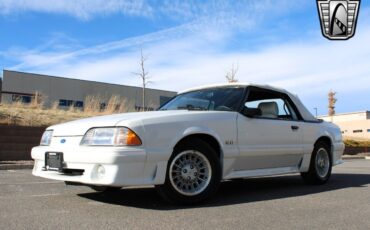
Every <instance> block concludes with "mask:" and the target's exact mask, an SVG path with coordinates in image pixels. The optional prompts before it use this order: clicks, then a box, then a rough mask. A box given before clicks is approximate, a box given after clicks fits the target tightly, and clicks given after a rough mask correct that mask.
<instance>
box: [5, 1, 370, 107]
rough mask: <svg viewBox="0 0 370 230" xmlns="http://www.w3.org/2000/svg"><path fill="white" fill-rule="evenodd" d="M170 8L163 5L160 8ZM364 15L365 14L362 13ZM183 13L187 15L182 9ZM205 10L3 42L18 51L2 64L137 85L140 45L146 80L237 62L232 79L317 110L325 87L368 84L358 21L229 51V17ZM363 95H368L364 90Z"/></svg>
mask: <svg viewBox="0 0 370 230" xmlns="http://www.w3.org/2000/svg"><path fill="white" fill-rule="evenodd" d="M257 8H258V7H257ZM257 8H254V9H253V10H252V11H251V12H246V14H247V15H249V18H250V19H251V21H252V22H253V23H252V24H250V25H249V26H250V29H251V28H254V27H253V25H254V24H257V25H258V22H256V21H254V20H255V18H256V14H261V15H263V14H264V13H266V12H270V11H269V10H267V11H265V10H266V9H260V11H256V9H257ZM184 9H187V7H184ZM170 11H171V10H169V9H166V12H170ZM198 11H199V9H198ZM364 12H369V11H368V10H366V11H364ZM178 14H180V13H178ZM203 15H207V13H204V14H203ZM365 15H366V14H363V15H361V16H362V17H365ZM368 15H369V14H368V13H367V16H366V18H369V17H368ZM184 17H187V16H184ZM188 17H189V18H192V17H193V16H192V15H191V14H190V16H188ZM238 17H239V16H238ZM240 17H241V18H243V17H244V16H240ZM206 18H207V17H202V19H201V20H200V21H190V22H188V23H186V24H183V25H180V26H177V27H174V28H169V29H166V30H163V31H159V32H155V33H152V34H147V35H143V36H139V37H134V38H129V39H124V40H120V41H115V42H109V43H106V44H102V45H98V46H92V47H86V48H79V49H75V50H74V51H70V49H67V50H62V51H60V50H54V51H50V49H46V50H47V51H45V47H41V48H39V49H33V50H19V49H18V50H10V51H8V52H5V53H3V54H2V55H4V56H12V57H19V59H18V60H17V62H18V63H19V64H17V65H15V66H13V67H10V69H15V70H24V71H29V72H37V73H43V74H50V75H58V76H65V77H76V78H82V79H86V80H96V81H103V82H111V83H117V84H128V85H137V86H139V85H140V82H139V80H138V79H137V77H135V76H134V75H133V74H132V72H135V71H137V68H138V67H139V66H138V61H139V57H140V54H139V52H140V48H143V50H144V53H145V54H147V55H148V61H147V63H146V64H147V65H146V66H147V69H148V70H149V74H150V76H152V80H153V81H154V83H153V84H151V85H150V87H153V88H160V89H168V90H176V91H181V90H184V89H185V88H188V87H194V86H198V85H202V84H213V83H218V82H225V77H224V76H225V73H226V71H227V70H228V69H229V68H230V66H231V65H232V64H233V63H238V65H239V72H238V73H237V78H238V79H239V80H240V81H246V82H254V83H261V84H271V85H276V86H280V87H283V88H287V89H288V90H290V91H292V92H294V93H297V94H298V95H299V96H300V97H301V98H302V99H303V100H304V102H305V103H306V104H307V105H308V107H309V108H313V107H318V108H319V111H325V107H326V94H327V92H328V90H330V89H333V90H335V91H338V92H339V95H351V94H354V93H355V92H361V91H364V90H368V89H369V85H370V77H369V76H370V69H369V68H368V60H369V58H370V46H369V45H368V41H369V39H370V29H368V28H366V27H358V28H357V34H356V36H355V37H354V38H352V39H351V40H349V41H346V42H331V41H327V40H326V39H324V38H323V37H321V35H320V34H319V32H318V31H317V33H316V34H317V35H318V36H319V37H317V36H312V33H310V32H308V33H309V34H310V37H308V38H307V39H306V40H303V41H289V42H287V43H285V44H274V45H269V46H268V47H264V48H260V49H257V50H250V51H237V50H230V49H226V50H225V49H224V46H225V45H229V44H230V42H233V41H235V40H237V39H238V38H236V37H234V36H233V35H234V34H233V33H232V31H230V30H228V29H225V28H227V27H228V25H230V24H231V27H233V26H235V25H234V24H233V23H232V22H229V21H227V20H223V22H226V23H225V25H224V26H218V25H220V24H217V23H216V25H214V24H212V20H210V21H208V19H206ZM225 18H226V17H225ZM257 18H258V17H257ZM203 19H204V21H203V22H204V23H203V22H202V20H203ZM207 22H211V23H207ZM221 24H222V23H221ZM207 25H208V26H207ZM236 27H238V26H236ZM233 28H234V27H233ZM317 29H318V30H319V28H317ZM51 45H52V46H55V45H56V44H55V43H54V44H51ZM9 52H13V53H9ZM365 95H367V96H369V93H368V94H365ZM351 106H354V105H352V104H349V105H347V108H349V109H350V110H351ZM357 106H358V107H359V108H360V106H363V107H361V108H360V109H368V107H369V106H370V105H369V102H367V104H366V103H365V104H362V105H357ZM353 108H355V107H353ZM360 109H357V110H360Z"/></svg>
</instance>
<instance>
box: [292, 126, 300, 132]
mask: <svg viewBox="0 0 370 230" xmlns="http://www.w3.org/2000/svg"><path fill="white" fill-rule="evenodd" d="M291 128H292V130H293V131H297V130H298V129H299V127H298V126H296V125H292V126H291Z"/></svg>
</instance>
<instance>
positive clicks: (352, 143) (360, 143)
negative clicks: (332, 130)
mask: <svg viewBox="0 0 370 230" xmlns="http://www.w3.org/2000/svg"><path fill="white" fill-rule="evenodd" d="M343 141H344V144H345V145H346V146H348V147H370V140H362V139H361V140H354V139H344V140H343Z"/></svg>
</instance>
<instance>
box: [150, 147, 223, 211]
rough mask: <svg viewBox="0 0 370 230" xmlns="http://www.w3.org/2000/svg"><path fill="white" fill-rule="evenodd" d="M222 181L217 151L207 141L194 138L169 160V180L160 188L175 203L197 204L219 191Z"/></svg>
mask: <svg viewBox="0 0 370 230" xmlns="http://www.w3.org/2000/svg"><path fill="white" fill-rule="evenodd" d="M220 180H221V166H220V160H219V158H218V156H217V153H216V151H215V150H214V149H213V148H212V147H210V146H209V145H208V144H207V143H206V142H204V141H201V140H191V141H189V142H186V143H184V144H182V145H181V146H179V147H177V148H176V149H175V151H174V153H173V155H172V157H171V158H170V160H169V161H168V166H167V173H166V181H165V183H164V184H163V185H159V186H156V188H157V191H158V192H159V194H160V195H161V196H162V197H163V198H164V199H165V200H167V201H169V202H171V203H180V204H193V203H199V202H201V201H203V200H205V199H208V198H209V197H211V196H212V195H213V194H215V193H216V191H217V189H218V186H219V184H220Z"/></svg>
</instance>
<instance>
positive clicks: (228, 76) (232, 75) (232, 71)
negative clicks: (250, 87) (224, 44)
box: [225, 64, 239, 83]
mask: <svg viewBox="0 0 370 230" xmlns="http://www.w3.org/2000/svg"><path fill="white" fill-rule="evenodd" d="M238 70H239V65H236V66H235V65H234V64H232V66H231V69H230V71H228V72H227V73H226V76H225V77H226V79H227V81H228V82H229V83H235V82H238V79H236V78H235V75H236V73H237V72H238Z"/></svg>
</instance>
